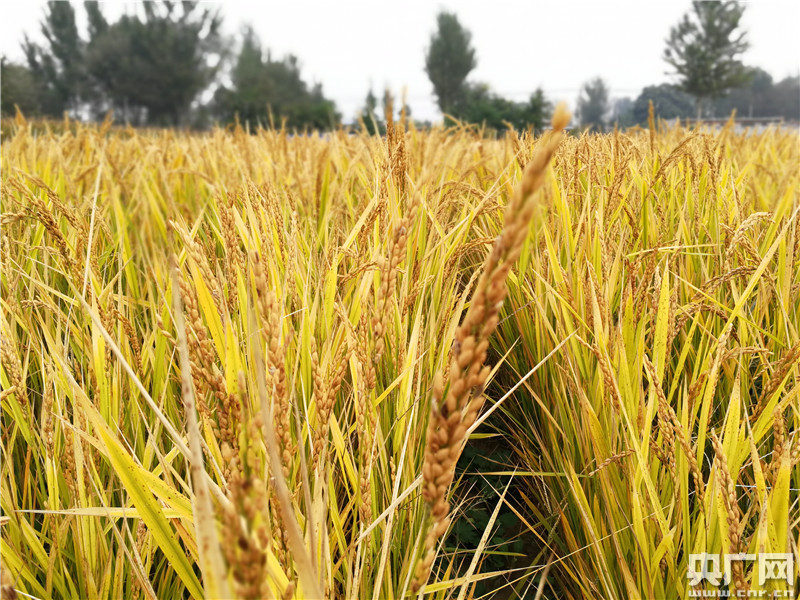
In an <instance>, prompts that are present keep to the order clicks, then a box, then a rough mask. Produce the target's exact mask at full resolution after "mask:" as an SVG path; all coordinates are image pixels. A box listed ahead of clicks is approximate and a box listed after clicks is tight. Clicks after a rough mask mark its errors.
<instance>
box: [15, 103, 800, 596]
mask: <svg viewBox="0 0 800 600" xmlns="http://www.w3.org/2000/svg"><path fill="white" fill-rule="evenodd" d="M4 131H10V134H9V135H8V136H6V138H5V139H4V143H3V147H2V169H3V181H2V212H3V217H2V219H3V220H2V233H3V236H2V264H3V269H2V288H1V291H2V307H3V311H2V313H3V320H2V323H0V325H1V326H2V345H0V350H1V351H2V352H1V353H0V358H2V371H1V372H0V379H1V380H2V387H3V391H2V411H3V412H2V432H1V434H2V449H3V463H2V473H1V479H0V486H2V487H1V488H0V504H1V506H2V512H3V517H2V522H1V523H2V524H0V528H1V529H2V547H1V548H0V557H1V558H2V565H3V580H2V585H3V590H4V591H3V595H4V597H5V595H7V594H10V589H12V588H13V589H16V590H17V591H18V592H20V593H24V594H28V595H29V596H33V597H36V598H50V597H54V598H68V597H91V598H95V597H97V598H99V597H114V598H120V597H125V598H182V597H185V598H188V597H197V598H199V597H203V596H205V597H236V598H265V597H275V598H322V597H323V596H324V597H328V598H355V597H358V598H374V599H377V598H401V597H418V596H421V597H425V598H440V599H444V598H459V599H461V598H468V597H489V596H494V597H511V598H513V597H518V598H524V597H534V596H536V595H537V594H541V597H544V598H547V597H549V598H582V597H598V598H600V597H602V598H674V597H685V596H686V595H687V593H688V582H689V580H688V578H687V570H688V568H689V567H690V566H691V565H690V564H689V555H690V554H694V553H699V552H709V553H712V552H726V553H732V552H748V553H754V552H759V551H764V552H792V553H794V555H795V562H800V554H798V542H799V541H800V540H798V531H799V529H800V528H798V519H800V510H798V496H797V491H796V490H797V489H798V488H800V469H798V463H800V440H798V439H797V436H796V435H795V432H796V431H797V427H798V424H800V400H798V390H799V389H800V388H799V387H798V376H799V375H800V372H799V371H798V360H799V359H800V337H799V335H798V322H800V320H799V319H798V316H799V314H798V313H799V311H800V300H799V299H798V298H799V297H800V294H798V289H800V269H798V260H800V231H798V225H797V221H798V210H799V208H800V202H799V201H798V190H800V175H798V172H797V168H796V165H797V163H798V158H800V156H798V139H797V135H796V134H793V133H788V132H780V131H773V130H769V131H767V132H765V133H761V134H758V135H752V134H744V135H742V134H735V133H734V132H733V131H732V129H731V128H730V127H726V128H724V129H723V130H721V131H717V132H712V131H705V130H700V131H695V130H685V129H682V128H680V127H673V128H666V127H665V126H663V124H662V125H661V126H658V127H657V124H655V123H653V124H652V126H651V129H650V131H648V130H632V131H628V132H627V133H620V132H615V133H614V134H608V135H604V136H600V135H592V136H580V137H574V136H572V137H565V138H564V139H563V140H561V141H560V145H557V144H558V141H559V140H558V139H557V136H555V135H553V134H550V133H548V134H546V137H545V138H537V139H533V138H531V137H530V136H528V135H522V136H520V135H517V134H514V133H513V132H509V133H508V134H507V135H506V136H505V137H504V138H503V139H501V140H493V139H487V138H485V137H483V136H482V135H481V132H479V131H476V130H474V129H470V128H467V127H460V128H456V129H453V130H447V131H445V130H441V129H434V130H432V131H418V130H415V129H414V128H413V125H407V124H406V123H405V122H404V121H403V120H401V122H399V123H397V124H391V126H390V128H389V131H388V133H387V136H386V138H385V139H382V138H380V137H370V136H366V135H359V136H348V135H346V134H345V133H343V132H339V133H334V134H332V135H331V136H330V137H329V138H327V139H320V138H296V137H289V136H288V135H287V133H286V132H284V131H275V130H259V131H257V132H254V133H253V134H246V133H245V132H243V131H242V130H235V131H221V130H217V131H214V132H211V133H208V134H185V133H181V132H145V133H137V132H135V131H132V130H131V131H129V130H117V129H111V127H110V124H109V123H106V124H104V125H102V126H83V125H77V126H74V124H71V125H69V126H67V127H63V128H59V129H50V128H49V126H47V125H46V124H45V125H42V124H32V123H28V122H26V121H25V120H24V119H22V118H21V117H19V118H18V119H17V121H16V123H5V124H4ZM545 149H549V150H545ZM551 151H552V152H553V158H552V163H551V168H547V160H545V157H546V155H547V154H548V153H549V152H551ZM533 180H535V181H534V183H535V185H533V184H531V183H530V182H531V181H533ZM520 181H523V182H525V181H527V182H528V183H527V184H525V183H523V184H521V185H519V187H518V182H520ZM526 185H527V187H526ZM538 187H540V189H539V190H538V191H536V188H538ZM515 190H517V191H516V192H515ZM533 192H535V193H533ZM529 223H530V225H529ZM492 248H494V250H492ZM503 298H504V302H503V303H502V305H501V304H500V300H502V299H503ZM482 307H483V308H482ZM470 340H471V341H470ZM470 353H471V354H470ZM454 365H455V366H454ZM475 377H477V379H476V378H475ZM459 382H461V383H459ZM448 399H452V401H450V400H448ZM445 432H446V433H445ZM470 438H472V439H473V441H469V440H470ZM492 439H497V440H499V441H500V442H501V444H502V446H503V448H506V449H511V452H506V451H505V450H504V451H503V455H504V456H506V457H507V456H508V455H510V454H513V459H512V460H511V464H508V465H506V466H498V467H497V469H495V470H494V471H491V472H483V473H474V472H470V471H469V469H467V468H466V467H467V466H468V465H466V464H464V463H463V461H462V463H461V465H460V466H459V462H458V461H459V457H461V456H462V451H463V449H464V444H467V447H471V445H472V444H474V445H475V447H476V448H491V444H492ZM443 450H444V451H445V453H442V454H439V453H440V452H441V451H443ZM445 454H446V456H445ZM469 455H473V454H472V453H467V455H465V457H466V458H467V459H469ZM479 464H486V462H485V461H481V462H480V463H479ZM481 476H483V477H484V478H486V479H485V481H491V482H498V481H505V484H504V486H503V487H498V488H497V489H496V498H495V500H493V502H494V505H493V506H489V507H487V510H486V514H485V519H483V520H482V522H481V523H480V526H481V528H482V529H483V531H482V533H481V534H480V536H478V535H476V536H474V537H475V538H476V539H473V540H470V541H468V542H467V541H464V542H462V541H460V540H459V539H458V537H457V536H456V537H455V538H453V537H452V536H451V537H447V536H445V534H446V533H447V532H448V531H459V527H458V524H459V523H460V521H459V519H461V518H464V517H465V516H466V515H467V514H469V501H470V491H471V490H473V489H475V482H476V479H475V478H476V477H481ZM498 477H499V478H500V479H498ZM451 481H452V485H451ZM482 481H484V480H483V479H482ZM509 519H510V520H511V521H512V522H513V523H515V524H516V525H515V527H513V528H512V527H508V526H506V525H503V527H504V531H505V530H512V529H514V530H515V531H516V533H514V534H513V535H514V537H515V539H514V540H509V543H510V542H515V543H514V545H513V551H509V550H508V549H507V548H506V547H505V546H504V545H502V544H500V545H499V546H498V545H497V544H496V543H495V541H494V540H495V539H496V536H495V535H494V534H495V533H496V532H497V531H498V530H499V528H500V527H501V523H508V522H509ZM509 535H511V534H509ZM520 542H523V543H520ZM453 543H455V546H453ZM520 549H521V551H520ZM503 557H506V558H507V559H504V558H503ZM504 560H505V562H503V561H504ZM497 564H501V565H504V566H502V567H500V568H497V567H495V565H497ZM484 566H487V568H484ZM489 566H490V567H491V568H488V567H489ZM753 567H754V565H753V564H745V568H744V569H739V570H736V569H735V570H734V572H733V573H732V575H733V577H732V581H731V583H730V585H731V586H733V587H734V588H737V589H744V588H745V587H749V588H750V589H754V590H755V589H757V588H758V577H757V573H756V572H755V571H754V569H753Z"/></svg>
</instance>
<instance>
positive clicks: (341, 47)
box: [0, 0, 800, 122]
mask: <svg viewBox="0 0 800 600" xmlns="http://www.w3.org/2000/svg"><path fill="white" fill-rule="evenodd" d="M45 4H46V2H45V0H26V1H24V2H23V1H19V0H3V2H2V8H0V10H1V11H2V12H1V13H0V53H2V54H4V55H6V56H8V57H9V58H11V59H12V60H18V61H21V60H22V59H23V54H22V51H21V50H20V41H21V40H22V36H23V34H24V33H28V35H29V36H31V37H32V39H34V40H42V39H43V36H42V35H41V33H40V31H39V24H38V23H39V21H40V20H41V18H42V15H43V14H44V10H45ZM102 4H103V11H104V13H105V14H106V16H107V17H108V18H109V20H111V21H113V20H115V19H116V18H117V17H118V16H119V15H121V14H123V12H125V11H132V10H135V8H136V6H135V5H136V3H132V2H120V1H108V2H103V3H102ZM203 4H204V5H206V6H209V7H211V8H218V9H219V10H220V12H221V14H222V15H223V17H224V32H225V34H226V35H230V36H238V35H239V33H240V32H241V30H242V28H243V27H244V26H245V25H251V26H252V27H253V28H254V29H255V31H256V32H257V34H258V35H259V37H260V39H261V42H262V46H263V47H265V48H269V49H270V50H271V52H272V56H273V58H278V57H281V56H283V55H285V54H287V53H292V54H295V55H296V56H298V57H299V59H300V64H301V66H302V74H303V77H304V79H305V80H306V81H307V82H309V83H316V82H319V83H321V84H322V86H323V92H324V93H325V95H326V96H327V97H329V98H331V99H333V100H334V101H335V102H336V105H337V108H338V110H339V112H340V113H342V117H343V120H344V121H345V122H350V121H352V120H353V118H354V117H355V116H356V114H357V113H358V112H359V111H360V110H361V108H362V107H363V105H364V99H365V97H366V95H367V91H368V90H369V89H370V86H372V89H373V91H374V93H375V95H376V96H378V97H380V96H381V94H382V91H383V89H384V88H386V87H389V88H391V89H392V90H393V92H394V95H395V96H396V97H399V96H400V95H401V94H402V90H403V88H405V89H406V90H407V99H408V104H409V105H410V107H411V111H412V116H413V117H414V118H415V119H420V120H436V119H439V118H441V115H440V113H439V111H438V109H437V107H436V101H435V97H434V95H433V88H432V86H431V84H430V82H429V81H428V77H427V75H426V74H425V71H424V63H425V50H426V48H427V46H428V45H429V43H430V38H431V35H432V34H433V33H434V31H435V28H436V14H437V12H438V11H439V10H442V9H444V10H448V11H452V12H455V13H456V14H457V15H458V18H459V21H460V22H461V24H462V25H463V26H464V27H465V28H467V29H468V30H469V31H470V32H471V33H472V44H473V46H474V48H475V50H476V55H477V61H478V66H477V68H476V69H475V70H474V71H473V72H472V73H471V74H470V76H469V80H470V81H475V82H477V81H480V82H485V83H488V84H489V85H490V86H491V88H492V90H493V91H494V92H496V93H498V94H501V95H503V96H505V97H507V98H510V99H512V100H518V101H522V100H526V99H527V98H528V96H529V95H530V94H531V92H533V91H534V90H535V89H536V88H538V87H541V88H542V89H543V90H544V92H545V95H546V96H547V97H548V99H550V100H553V101H560V100H564V101H566V102H568V103H569V104H570V105H571V106H574V105H575V101H576V99H577V97H578V94H579V92H580V88H581V85H582V84H583V83H584V82H586V81H588V80H589V79H592V78H594V77H597V76H600V77H602V78H603V79H604V80H605V81H606V82H607V84H608V85H609V87H610V89H611V96H612V98H617V97H624V96H628V97H631V98H635V97H636V96H637V95H638V94H639V92H640V91H641V90H642V88H643V87H645V86H647V85H653V84H659V83H664V82H669V81H672V78H671V77H670V76H669V75H668V72H669V70H670V67H669V65H667V64H666V63H665V62H664V61H663V59H662V55H663V51H664V46H665V44H664V40H665V39H666V38H667V36H668V34H669V30H670V28H671V27H672V26H673V25H674V24H675V23H677V22H678V20H679V19H680V18H681V16H682V15H683V14H684V13H685V12H687V11H688V10H689V9H690V2H689V1H688V0H612V1H606V2H598V1H596V0H595V1H590V0H558V1H555V0H550V1H547V2H545V1H541V0H536V1H527V2H523V1H519V0H518V1H514V2H512V1H507V0H491V1H486V0H483V1H475V0H460V1H458V2H456V1H455V0H447V1H443V2H438V3H437V2H436V1H425V0H406V1H404V2H397V1H393V2H388V1H384V0H371V1H367V0H334V1H329V2H321V1H317V2H311V1H309V0H294V1H289V0H273V1H268V2H265V1H262V2H255V1H253V0H223V1H216V2H204V3H203ZM77 12H78V15H79V24H81V23H85V17H84V11H83V10H82V8H81V7H78V8H77ZM798 25H800V2H798V1H797V0H753V1H751V2H747V3H746V9H745V14H744V17H743V26H744V28H745V29H746V30H747V32H748V40H749V41H750V49H749V50H748V51H747V52H746V53H745V54H744V56H743V60H744V62H745V63H746V64H749V65H753V66H759V67H761V68H763V69H764V70H766V71H767V72H769V73H770V74H771V75H772V76H773V78H774V79H775V80H776V81H777V80H780V79H782V78H784V77H786V76H794V75H799V74H800V37H799V36H798Z"/></svg>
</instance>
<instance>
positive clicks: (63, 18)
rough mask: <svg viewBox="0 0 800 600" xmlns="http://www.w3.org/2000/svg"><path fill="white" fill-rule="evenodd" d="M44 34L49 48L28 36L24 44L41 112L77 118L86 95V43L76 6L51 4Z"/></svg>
mask: <svg viewBox="0 0 800 600" xmlns="http://www.w3.org/2000/svg"><path fill="white" fill-rule="evenodd" d="M41 31H42V34H43V35H44V37H45V40H47V45H46V46H40V45H38V44H35V43H33V42H32V41H31V40H30V39H29V38H28V36H27V35H26V36H25V37H24V41H23V43H22V49H23V51H24V53H25V57H26V59H27V61H28V68H29V69H30V73H31V76H32V77H33V81H34V84H35V86H36V88H37V91H38V94H39V95H40V102H39V104H40V107H41V110H42V112H43V113H44V114H46V115H50V116H59V117H60V116H61V114H62V113H63V112H64V111H69V112H71V113H72V114H73V115H74V116H77V113H78V110H79V108H80V105H81V100H82V98H83V96H84V95H85V91H86V89H85V86H86V70H85V65H84V60H83V58H84V49H85V43H84V42H83V40H81V38H80V35H79V34H78V27H77V25H76V20H75V9H74V8H73V7H72V3H71V2H54V1H51V2H48V3H47V11H46V13H45V16H44V20H43V21H42V22H41Z"/></svg>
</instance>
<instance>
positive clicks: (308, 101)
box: [214, 28, 339, 129]
mask: <svg viewBox="0 0 800 600" xmlns="http://www.w3.org/2000/svg"><path fill="white" fill-rule="evenodd" d="M214 110H215V113H216V116H217V117H218V118H219V119H220V120H221V121H223V122H232V121H234V120H235V119H236V118H237V116H238V119H239V121H240V122H242V123H247V124H249V125H251V126H256V125H262V126H267V125H269V123H270V119H272V120H273V122H274V124H275V125H277V126H279V125H280V124H281V122H285V123H286V125H287V126H288V127H290V128H300V129H302V128H305V127H309V128H312V129H330V128H332V127H335V126H336V125H337V124H338V123H339V115H338V113H337V112H336V107H335V105H334V103H333V102H332V101H330V100H327V99H326V98H325V96H324V95H323V93H322V86H321V85H320V84H315V85H314V86H312V87H311V88H310V89H309V86H308V85H307V84H306V83H305V82H304V81H303V79H302V77H301V75H300V64H299V61H298V59H297V57H296V56H293V55H289V56H287V57H285V58H284V59H283V60H280V61H275V60H272V57H271V55H270V53H269V52H267V56H266V58H265V57H264V51H263V50H262V48H261V43H260V41H259V39H258V36H257V35H256V33H255V31H253V29H252V28H248V29H247V30H246V31H245V34H244V41H243V43H242V48H241V50H240V51H239V56H238V58H237V60H236V64H235V66H234V67H233V71H232V73H231V85H230V86H224V87H222V88H220V89H219V90H218V91H217V92H216V94H215V96H214Z"/></svg>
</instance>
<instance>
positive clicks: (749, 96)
mask: <svg viewBox="0 0 800 600" xmlns="http://www.w3.org/2000/svg"><path fill="white" fill-rule="evenodd" d="M772 87H773V84H772V76H771V75H770V74H769V73H767V72H766V71H764V70H763V69H759V68H757V67H756V68H755V69H753V70H752V78H751V80H750V81H749V82H748V84H747V85H743V86H741V87H737V88H734V89H732V90H729V91H728V93H727V94H725V95H724V96H722V97H720V98H717V99H716V100H714V102H712V103H711V110H712V111H713V114H715V115H717V116H721V117H725V116H727V115H730V114H731V112H732V111H733V110H736V114H737V115H739V116H742V117H765V116H772V115H766V114H765V113H764V108H765V101H766V97H767V96H768V95H769V92H770V90H771V89H772Z"/></svg>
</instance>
